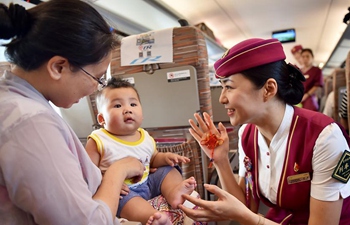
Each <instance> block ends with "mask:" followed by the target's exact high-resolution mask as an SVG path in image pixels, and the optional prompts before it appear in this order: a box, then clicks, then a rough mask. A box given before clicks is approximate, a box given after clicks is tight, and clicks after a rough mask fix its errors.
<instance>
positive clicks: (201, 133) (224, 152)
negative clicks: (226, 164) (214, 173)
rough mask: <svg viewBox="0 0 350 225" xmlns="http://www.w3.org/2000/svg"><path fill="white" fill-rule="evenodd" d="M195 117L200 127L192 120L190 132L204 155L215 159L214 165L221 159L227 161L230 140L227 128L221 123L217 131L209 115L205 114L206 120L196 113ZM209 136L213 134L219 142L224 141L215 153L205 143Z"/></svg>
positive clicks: (190, 121)
mask: <svg viewBox="0 0 350 225" xmlns="http://www.w3.org/2000/svg"><path fill="white" fill-rule="evenodd" d="M194 117H195V119H196V120H197V123H198V125H197V124H196V123H195V121H193V120H192V119H190V120H189V123H190V125H191V127H192V128H190V129H189V132H190V133H191V135H192V136H193V137H194V139H196V141H197V142H198V144H199V145H200V146H201V148H202V149H203V151H204V153H205V154H206V155H207V156H208V157H209V158H213V159H214V163H215V162H219V161H220V160H221V159H227V158H228V151H229V140H228V135H227V132H226V128H225V126H224V125H223V124H222V123H219V125H218V129H216V127H215V126H214V123H213V121H212V120H211V118H210V115H209V114H208V113H203V117H204V120H203V119H202V118H201V116H200V115H199V114H198V113H195V114H194ZM208 134H213V135H215V136H216V137H217V139H218V140H219V141H222V143H221V145H218V146H217V147H216V148H215V150H214V152H213V153H212V149H210V148H209V147H208V146H207V145H206V144H204V142H203V140H205V139H206V138H207V137H208ZM201 143H203V144H201Z"/></svg>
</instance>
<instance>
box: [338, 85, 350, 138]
mask: <svg viewBox="0 0 350 225" xmlns="http://www.w3.org/2000/svg"><path fill="white" fill-rule="evenodd" d="M339 118H340V124H341V125H342V126H344V128H345V130H346V132H347V133H348V134H349V125H348V93H347V91H345V92H344V94H343V97H342V99H341V103H340V107H339Z"/></svg>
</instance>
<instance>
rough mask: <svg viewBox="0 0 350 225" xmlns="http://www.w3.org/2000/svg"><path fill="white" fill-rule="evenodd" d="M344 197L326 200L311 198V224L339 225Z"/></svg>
mask: <svg viewBox="0 0 350 225" xmlns="http://www.w3.org/2000/svg"><path fill="white" fill-rule="evenodd" d="M342 206H343V199H339V200H337V201H332V202H326V201H320V200H317V199H315V198H312V197H311V198H310V217H309V223H308V224H309V225H338V224H339V219H340V213H341V209H342Z"/></svg>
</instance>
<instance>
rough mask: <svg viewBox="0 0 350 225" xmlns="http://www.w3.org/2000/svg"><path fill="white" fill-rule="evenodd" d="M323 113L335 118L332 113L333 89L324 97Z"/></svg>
mask: <svg viewBox="0 0 350 225" xmlns="http://www.w3.org/2000/svg"><path fill="white" fill-rule="evenodd" d="M323 114H325V115H327V116H329V117H331V118H332V119H335V115H334V91H331V92H329V94H328V95H327V97H326V103H325V105H324V109H323Z"/></svg>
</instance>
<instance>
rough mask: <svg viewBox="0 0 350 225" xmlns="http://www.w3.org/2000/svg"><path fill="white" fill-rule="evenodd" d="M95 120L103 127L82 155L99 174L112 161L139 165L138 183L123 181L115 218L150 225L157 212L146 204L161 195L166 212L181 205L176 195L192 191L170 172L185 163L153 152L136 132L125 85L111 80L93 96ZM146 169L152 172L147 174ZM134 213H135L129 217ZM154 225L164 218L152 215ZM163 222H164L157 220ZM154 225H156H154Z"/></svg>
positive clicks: (138, 113) (190, 183)
mask: <svg viewBox="0 0 350 225" xmlns="http://www.w3.org/2000/svg"><path fill="white" fill-rule="evenodd" d="M96 105H97V109H98V115H97V121H98V123H99V124H100V125H101V126H103V128H101V129H99V130H95V131H93V132H92V133H91V135H89V139H88V141H87V143H86V151H87V152H88V154H89V156H90V158H91V160H92V161H93V162H94V163H95V165H96V166H97V167H99V168H100V169H101V172H102V174H104V173H105V172H106V170H107V169H108V168H109V167H110V166H111V165H113V163H114V162H115V161H118V160H120V159H123V158H125V157H128V156H131V157H135V158H137V159H138V160H140V161H141V162H142V163H143V164H144V166H145V168H146V170H145V172H144V174H143V176H142V179H141V180H140V181H135V180H133V179H128V180H126V181H125V183H126V184H127V185H128V186H127V187H126V188H125V189H124V195H123V197H122V199H121V200H120V201H119V208H118V212H117V216H118V217H123V218H126V219H128V220H134V221H141V222H142V223H143V224H145V223H147V221H148V223H151V222H152V219H151V220H150V219H149V218H150V217H151V216H153V215H154V214H155V213H157V210H156V209H154V208H153V207H152V206H151V205H150V203H149V202H147V200H150V199H151V198H153V197H156V196H158V195H160V194H162V195H163V196H164V197H165V199H166V200H167V202H168V203H169V204H170V205H171V206H172V208H177V206H178V205H179V204H182V203H183V202H184V199H183V198H182V194H191V193H192V192H193V190H194V188H195V186H196V181H195V179H194V177H190V178H188V179H186V180H183V179H182V175H181V174H180V173H179V171H178V170H177V169H176V168H174V166H175V165H177V164H178V163H187V162H189V161H190V159H189V158H187V157H184V156H180V155H178V154H174V153H171V152H166V153H163V152H158V151H157V149H156V143H155V141H154V139H153V138H152V137H151V136H150V135H149V134H148V132H147V131H146V130H144V129H142V128H140V126H141V123H142V120H143V114H142V106H141V102H140V97H139V94H138V92H137V90H136V89H135V88H134V86H133V85H132V84H131V83H129V82H128V81H126V80H123V79H121V78H116V77H112V78H111V79H110V80H109V81H108V84H107V86H106V87H105V88H104V89H103V90H102V91H100V92H99V93H98V94H97V96H96ZM150 168H157V170H156V171H155V172H154V173H151V174H149V170H150ZM135 211H136V212H137V213H135ZM157 214H158V215H160V217H159V218H158V219H157V220H159V221H167V222H166V223H164V224H169V225H171V224H172V223H171V222H170V220H169V219H167V215H166V214H165V213H157ZM162 217H164V218H162ZM157 223H158V224H159V223H160V222H158V221H157Z"/></svg>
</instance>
